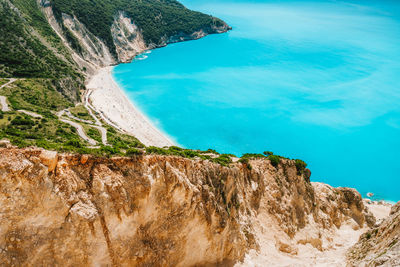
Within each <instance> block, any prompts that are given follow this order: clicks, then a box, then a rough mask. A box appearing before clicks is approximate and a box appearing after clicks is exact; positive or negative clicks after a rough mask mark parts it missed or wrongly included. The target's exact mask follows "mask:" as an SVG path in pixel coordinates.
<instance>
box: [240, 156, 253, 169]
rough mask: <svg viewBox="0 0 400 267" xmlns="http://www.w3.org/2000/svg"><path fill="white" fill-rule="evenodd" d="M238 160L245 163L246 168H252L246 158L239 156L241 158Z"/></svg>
mask: <svg viewBox="0 0 400 267" xmlns="http://www.w3.org/2000/svg"><path fill="white" fill-rule="evenodd" d="M239 162H240V163H242V164H244V165H246V166H247V169H249V170H251V169H252V167H251V165H250V162H249V159H248V158H241V159H239Z"/></svg>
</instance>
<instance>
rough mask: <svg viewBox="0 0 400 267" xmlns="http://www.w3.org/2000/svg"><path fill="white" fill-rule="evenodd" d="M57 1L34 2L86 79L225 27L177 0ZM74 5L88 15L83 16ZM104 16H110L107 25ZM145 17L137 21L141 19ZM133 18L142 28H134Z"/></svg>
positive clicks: (225, 29)
mask: <svg viewBox="0 0 400 267" xmlns="http://www.w3.org/2000/svg"><path fill="white" fill-rule="evenodd" d="M63 2H64V0H58V1H51V2H50V1H48V0H38V4H39V5H40V6H41V8H42V10H43V11H44V13H45V14H46V18H47V20H48V22H49V24H50V25H51V26H52V28H53V30H54V31H55V32H57V34H58V35H59V37H60V38H61V39H62V40H63V42H64V44H65V45H66V46H68V47H69V48H70V50H71V52H72V53H73V57H74V59H75V61H76V62H77V63H78V64H79V65H80V66H81V67H84V68H85V72H87V73H88V74H89V75H90V74H92V73H93V72H94V71H95V69H96V68H98V67H105V66H110V65H115V64H118V63H126V62H130V61H131V60H132V59H133V58H134V57H135V56H136V55H138V54H140V53H142V52H143V51H145V50H149V49H154V48H158V47H163V46H166V45H167V44H170V43H176V42H182V41H187V40H195V39H199V38H202V37H204V36H206V35H209V34H213V33H223V32H226V31H228V30H230V29H231V27H229V26H228V25H227V24H226V23H225V22H223V21H221V20H219V19H217V18H214V17H211V16H206V15H204V14H201V13H199V12H194V11H190V10H189V9H187V8H185V7H184V6H183V5H181V4H180V3H178V2H177V1H161V2H160V1H153V0H151V1H148V2H147V3H142V2H141V1H131V2H130V3H129V1H125V2H126V3H125V2H124V1H122V2H124V3H122V2H121V1H115V3H113V4H110V3H108V2H104V1H102V0H97V1H92V2H91V4H89V3H86V2H85V3H79V1H77V2H76V3H68V1H67V2H65V3H63ZM91 5H93V6H91ZM80 6H82V9H85V8H86V9H87V11H88V12H90V13H91V14H92V15H93V16H88V14H83V13H82V12H81V11H80ZM88 6H90V8H88ZM86 9H85V10H86ZM93 9H98V10H97V11H95V10H93ZM125 9H126V10H128V11H130V12H128V11H126V10H125ZM132 9H133V10H135V12H133V11H132ZM139 10H140V11H142V12H143V13H141V12H140V11H139ZM64 12H68V13H64ZM105 13H107V15H105ZM108 13H111V14H113V16H112V20H110V21H109V25H107V23H108V20H109V17H110V16H109V15H108ZM75 14H78V16H76V15H75ZM133 14H135V15H133ZM147 16H149V17H148V18H146V19H145V21H143V17H147ZM88 17H90V18H89V19H88ZM153 17H154V18H153ZM135 18H136V19H137V20H138V21H139V23H140V22H141V26H142V27H140V26H138V25H137V23H136V21H135ZM98 19H103V21H102V20H100V21H97V20H98ZM82 20H83V21H82ZM100 23H101V25H100ZM191 24H194V25H191ZM143 28H145V29H143ZM148 28H150V29H148ZM144 33H147V35H145V34H144ZM150 36H151V37H152V38H150ZM146 37H147V38H146Z"/></svg>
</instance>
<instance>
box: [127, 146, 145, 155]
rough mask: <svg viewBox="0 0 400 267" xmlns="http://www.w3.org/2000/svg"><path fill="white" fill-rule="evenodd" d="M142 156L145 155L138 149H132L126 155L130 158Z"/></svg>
mask: <svg viewBox="0 0 400 267" xmlns="http://www.w3.org/2000/svg"><path fill="white" fill-rule="evenodd" d="M142 154H143V152H142V151H141V150H139V149H136V148H130V149H128V150H127V151H126V153H125V155H126V156H129V157H131V156H136V155H142Z"/></svg>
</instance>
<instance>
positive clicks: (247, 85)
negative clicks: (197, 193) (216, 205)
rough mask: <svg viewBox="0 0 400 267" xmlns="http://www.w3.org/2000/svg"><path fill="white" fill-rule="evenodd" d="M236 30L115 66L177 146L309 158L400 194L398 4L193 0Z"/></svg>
mask: <svg viewBox="0 0 400 267" xmlns="http://www.w3.org/2000/svg"><path fill="white" fill-rule="evenodd" d="M183 3H184V4H185V5H186V6H188V7H189V8H192V9H196V10H200V11H203V12H206V13H209V14H213V15H215V16H218V17H220V18H222V19H224V20H225V21H226V22H227V23H228V24H230V25H231V26H232V27H233V30H232V31H230V32H229V33H226V34H220V35H212V36H208V37H206V38H203V39H201V40H197V41H191V42H184V43H178V44H173V45H170V46H168V47H166V48H161V49H157V50H154V51H152V53H151V54H148V55H147V56H148V58H147V59H145V60H137V61H134V62H133V63H130V64H123V65H119V66H117V67H116V68H114V72H113V74H114V77H115V78H116V80H117V82H118V83H119V84H120V85H121V86H122V87H123V88H124V90H125V91H126V92H127V94H128V96H129V97H130V99H131V100H132V101H133V102H134V103H135V104H136V105H137V106H138V107H139V108H140V109H141V110H142V111H143V112H144V113H145V114H147V115H148V116H149V117H150V118H151V119H152V120H153V122H154V123H155V125H156V126H158V127H159V128H160V129H162V130H163V131H164V132H166V133H167V134H168V135H169V136H171V137H172V138H173V139H174V140H175V141H176V142H177V143H178V144H180V145H182V146H184V147H188V148H199V149H207V148H214V149H216V150H218V151H220V152H227V153H234V154H237V155H241V154H242V153H245V152H262V151H265V150H270V151H274V152H275V153H276V154H279V155H283V156H287V157H290V158H300V159H303V160H305V161H306V162H307V163H308V164H309V167H310V169H311V170H312V177H311V178H312V180H313V181H321V182H326V183H329V184H331V185H334V186H350V187H356V188H357V189H358V190H359V191H360V192H361V193H362V194H363V195H364V196H365V194H366V193H367V192H373V193H375V196H376V198H378V199H386V200H391V201H398V200H400V155H399V150H400V3H399V2H396V1H388V0H386V1H385V0H376V1H367V0H363V1H361V0H360V1H347V0H344V1H322V0H321V1H294V0H287V1H278V0H275V1H272V0H270V1H267V0H258V1H256V0H253V1H250V0H248V1H246V0H243V1H234V0H218V1H217V0H215V1H213V0H202V1H200V0H185V1H183Z"/></svg>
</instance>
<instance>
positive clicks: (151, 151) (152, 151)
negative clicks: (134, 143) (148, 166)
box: [146, 146, 168, 155]
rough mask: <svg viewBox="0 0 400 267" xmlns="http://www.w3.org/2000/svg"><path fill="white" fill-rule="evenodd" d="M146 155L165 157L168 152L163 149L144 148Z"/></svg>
mask: <svg viewBox="0 0 400 267" xmlns="http://www.w3.org/2000/svg"><path fill="white" fill-rule="evenodd" d="M146 153H147V154H158V155H167V154H168V151H167V150H166V149H164V148H159V147H155V146H149V147H147V148H146Z"/></svg>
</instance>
